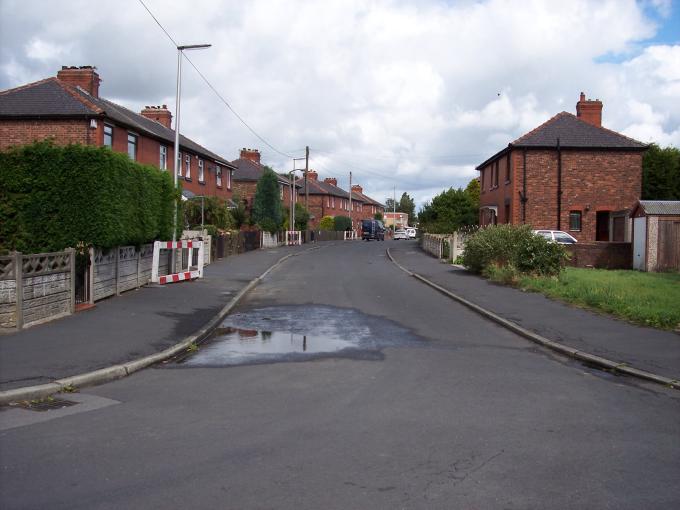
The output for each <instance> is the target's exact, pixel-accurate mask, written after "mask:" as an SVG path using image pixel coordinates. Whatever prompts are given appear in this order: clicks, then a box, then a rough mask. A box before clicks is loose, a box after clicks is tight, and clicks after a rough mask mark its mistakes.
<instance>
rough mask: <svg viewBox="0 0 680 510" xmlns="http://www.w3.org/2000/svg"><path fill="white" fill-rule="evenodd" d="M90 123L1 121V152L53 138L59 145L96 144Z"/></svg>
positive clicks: (83, 121)
mask: <svg viewBox="0 0 680 510" xmlns="http://www.w3.org/2000/svg"><path fill="white" fill-rule="evenodd" d="M88 126H89V121H86V120H84V119H80V120H0V150H3V149H7V148H9V147H11V146H13V145H27V144H30V143H33V142H34V141H36V140H44V139H45V138H50V137H53V138H54V140H55V143H57V144H58V145H68V144H70V143H81V144H87V143H88V137H89V139H90V143H96V142H95V140H96V139H97V132H96V130H93V129H90V128H89V127H88Z"/></svg>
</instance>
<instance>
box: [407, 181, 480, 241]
mask: <svg viewBox="0 0 680 510" xmlns="http://www.w3.org/2000/svg"><path fill="white" fill-rule="evenodd" d="M478 210H479V206H478V204H475V202H474V199H473V197H471V196H470V194H469V193H467V192H466V191H465V190H463V189H461V188H458V189H453V188H449V189H448V190H446V191H443V192H442V193H440V194H439V195H437V196H436V197H434V198H433V199H432V202H429V203H426V204H425V205H424V206H423V207H422V209H421V210H420V212H419V213H418V221H419V222H420V228H421V230H422V231H423V232H429V233H431V234H450V233H452V232H455V231H457V230H459V229H460V228H462V227H465V226H469V225H475V224H476V223H477V220H478V217H479V212H478Z"/></svg>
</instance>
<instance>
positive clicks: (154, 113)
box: [140, 104, 172, 129]
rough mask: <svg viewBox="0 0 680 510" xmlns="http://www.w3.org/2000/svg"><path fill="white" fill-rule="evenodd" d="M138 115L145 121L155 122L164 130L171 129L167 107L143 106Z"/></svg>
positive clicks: (170, 117)
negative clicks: (163, 127) (145, 119)
mask: <svg viewBox="0 0 680 510" xmlns="http://www.w3.org/2000/svg"><path fill="white" fill-rule="evenodd" d="M140 113H141V114H142V116H144V117H146V118H147V119H151V120H155V121H156V122H158V123H159V124H162V125H163V126H165V127H166V128H168V129H172V113H170V110H168V106H167V105H165V104H164V105H162V106H145V107H144V109H143V110H142V111H141V112H140Z"/></svg>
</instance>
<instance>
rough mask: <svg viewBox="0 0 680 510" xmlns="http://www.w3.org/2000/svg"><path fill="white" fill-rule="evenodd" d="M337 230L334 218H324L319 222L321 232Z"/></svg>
mask: <svg viewBox="0 0 680 510" xmlns="http://www.w3.org/2000/svg"><path fill="white" fill-rule="evenodd" d="M334 228H335V221H333V216H324V217H323V218H321V221H319V230H333V229H334Z"/></svg>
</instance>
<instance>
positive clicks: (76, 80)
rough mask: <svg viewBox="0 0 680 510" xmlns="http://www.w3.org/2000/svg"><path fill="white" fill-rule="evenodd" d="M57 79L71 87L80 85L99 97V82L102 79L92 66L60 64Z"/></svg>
mask: <svg viewBox="0 0 680 510" xmlns="http://www.w3.org/2000/svg"><path fill="white" fill-rule="evenodd" d="M57 79H58V80H59V81H62V82H64V83H66V84H67V85H71V86H72V87H80V88H81V89H83V90H84V91H85V92H87V93H88V94H90V95H91V96H93V97H99V84H100V83H101V81H102V80H101V79H100V78H99V74H97V68H96V67H94V66H80V67H76V66H70V67H69V66H61V70H60V71H58V72H57Z"/></svg>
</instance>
